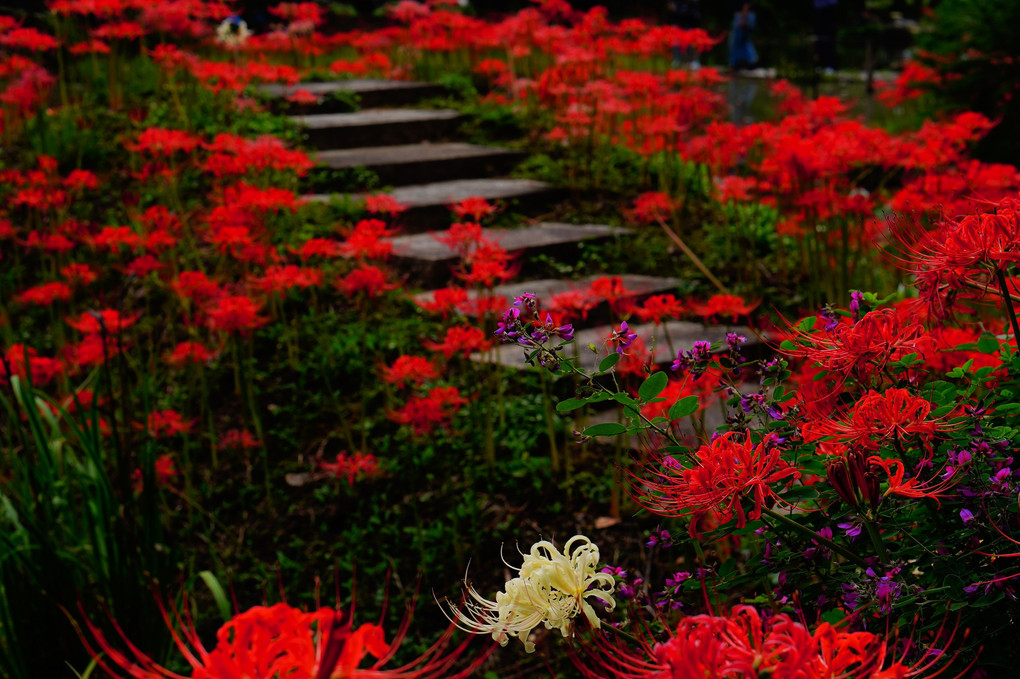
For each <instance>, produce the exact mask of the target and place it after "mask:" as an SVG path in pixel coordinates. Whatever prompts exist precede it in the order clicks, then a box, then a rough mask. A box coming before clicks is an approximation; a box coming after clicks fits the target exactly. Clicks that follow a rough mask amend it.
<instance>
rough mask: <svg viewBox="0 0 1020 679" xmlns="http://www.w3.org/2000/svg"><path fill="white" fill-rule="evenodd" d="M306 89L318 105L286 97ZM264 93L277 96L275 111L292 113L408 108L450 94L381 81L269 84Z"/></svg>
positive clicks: (430, 85) (431, 86)
mask: <svg viewBox="0 0 1020 679" xmlns="http://www.w3.org/2000/svg"><path fill="white" fill-rule="evenodd" d="M299 90H304V91H306V92H309V93H311V94H313V95H315V96H316V97H318V99H319V100H318V101H317V102H316V103H315V104H293V103H290V102H288V101H286V97H288V96H290V95H292V94H293V93H294V92H297V91H299ZM261 91H262V92H263V93H265V94H266V95H267V96H270V97H273V108H274V109H276V110H286V111H290V112H292V113H311V112H313V111H314V112H316V113H337V112H341V111H350V110H351V104H352V103H356V104H357V108H383V107H396V106H408V105H410V104H416V103H418V102H420V101H421V100H422V99H429V98H431V97H441V96H443V95H444V94H446V88H445V87H443V86H442V85H436V84H434V83H423V82H408V81H402V80H382V79H379V78H359V79H356V80H330V81H328V82H317V83H298V84H297V85H291V86H288V85H282V84H272V85H265V86H264V87H262V88H261Z"/></svg>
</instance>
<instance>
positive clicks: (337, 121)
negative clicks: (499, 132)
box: [291, 108, 461, 130]
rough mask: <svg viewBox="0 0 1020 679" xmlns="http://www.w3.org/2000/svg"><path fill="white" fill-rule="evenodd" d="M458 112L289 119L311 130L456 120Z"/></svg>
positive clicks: (378, 111)
mask: <svg viewBox="0 0 1020 679" xmlns="http://www.w3.org/2000/svg"><path fill="white" fill-rule="evenodd" d="M460 115H461V114H460V111H454V110H453V109H439V110H429V109H419V108H370V109H365V110H364V111H355V112H353V113H312V114H309V115H304V116H291V118H292V119H293V120H295V121H297V122H298V123H300V124H301V125H304V126H305V127H306V128H308V129H311V130H322V129H328V128H334V127H367V126H370V125H392V124H394V123H421V122H432V121H435V120H456V119H457V118H459V117H460Z"/></svg>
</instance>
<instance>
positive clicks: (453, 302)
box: [415, 288, 468, 318]
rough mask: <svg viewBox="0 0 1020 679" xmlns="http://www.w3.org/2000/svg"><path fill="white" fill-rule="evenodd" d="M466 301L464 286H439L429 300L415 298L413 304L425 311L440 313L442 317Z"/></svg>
mask: <svg viewBox="0 0 1020 679" xmlns="http://www.w3.org/2000/svg"><path fill="white" fill-rule="evenodd" d="M467 301H468V291H467V290H465V289H464V288H440V289H439V290H436V291H434V292H433V293H432V300H431V301H428V302H425V301H421V300H417V299H416V300H415V304H417V305H418V306H420V307H421V308H422V309H424V310H425V311H431V312H432V313H438V314H442V316H443V318H447V317H448V316H449V315H450V314H451V313H453V312H454V311H456V310H457V309H458V308H459V307H460V306H461V305H462V304H464V303H465V302H467Z"/></svg>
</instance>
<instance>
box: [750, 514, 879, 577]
mask: <svg viewBox="0 0 1020 679" xmlns="http://www.w3.org/2000/svg"><path fill="white" fill-rule="evenodd" d="M761 513H762V515H764V516H768V517H769V518H770V519H774V520H775V521H778V522H779V523H781V524H783V525H784V526H786V527H787V528H789V529H791V530H794V531H797V532H798V533H802V534H803V535H805V536H807V537H809V538H810V539H811V540H814V541H815V542H817V543H818V544H820V545H824V546H825V547H826V548H828V549H831V550H832V551H834V552H836V553H838V554H842V555H843V556H845V557H846V558H847V559H849V560H850V561H853V562H854V563H855V564H857V565H858V566H860V567H861V568H868V562H867V561H865V560H864V559H863V558H861V557H860V556H858V555H857V554H854V553H853V552H851V551H850V550H849V549H847V548H846V547H843V546H841V545H837V544H836V543H835V542H833V541H832V540H827V539H826V538H823V537H822V536H821V535H819V534H818V533H816V532H814V531H813V530H811V529H810V528H808V527H807V526H802V525H801V524H799V523H797V522H796V521H794V520H793V519H791V518H790V517H788V516H784V515H782V514H780V513H778V512H774V511H772V510H771V509H762V510H761Z"/></svg>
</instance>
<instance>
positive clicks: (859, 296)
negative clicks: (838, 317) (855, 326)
mask: <svg viewBox="0 0 1020 679" xmlns="http://www.w3.org/2000/svg"><path fill="white" fill-rule="evenodd" d="M863 301H864V293H863V292H861V291H860V290H851V291H850V313H852V314H853V315H854V322H857V321H859V320H861V302H863Z"/></svg>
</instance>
